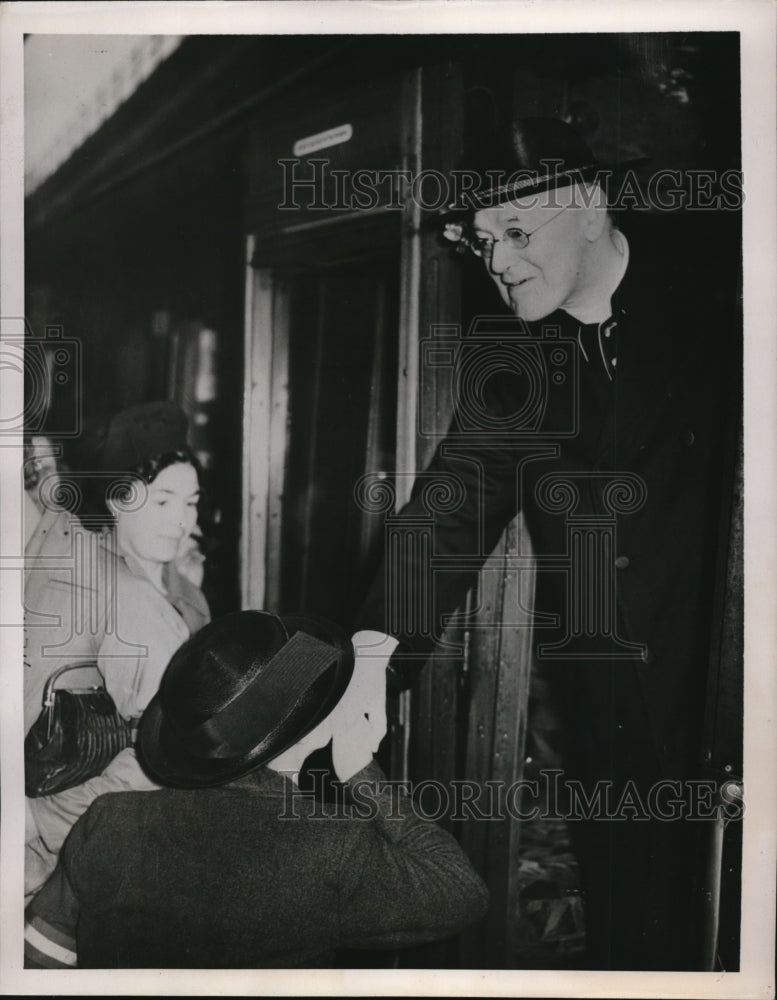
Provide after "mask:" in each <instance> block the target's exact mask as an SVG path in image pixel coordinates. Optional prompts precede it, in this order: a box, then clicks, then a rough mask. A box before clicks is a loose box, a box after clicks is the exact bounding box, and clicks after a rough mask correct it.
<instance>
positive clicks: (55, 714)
mask: <svg viewBox="0 0 777 1000" xmlns="http://www.w3.org/2000/svg"><path fill="white" fill-rule="evenodd" d="M96 666H97V664H96V663H95V661H94V660H89V661H86V662H84V661H81V662H79V663H71V664H68V665H66V666H64V667H61V668H60V669H59V670H55V671H54V673H53V674H52V675H51V677H49V679H48V680H47V681H46V686H45V688H44V689H43V710H42V712H41V714H40V715H39V716H38V718H37V719H36V720H35V722H34V723H33V724H32V726H31V727H30V730H29V732H28V733H27V736H26V738H25V741H24V786H25V792H26V793H27V795H28V797H30V798H37V797H38V796H40V795H53V794H54V793H55V792H61V791H64V790H65V789H66V788H72V787H74V786H75V785H80V784H81V783H82V782H84V781H88V779H89V778H93V777H94V776H95V775H97V774H100V773H101V772H102V771H103V770H104V769H105V768H106V766H107V765H108V764H109V763H110V762H111V761H112V760H113V758H114V757H115V756H116V755H117V754H118V753H120V752H121V751H122V750H123V749H124V748H125V747H128V746H130V745H131V744H132V742H133V735H134V734H133V729H132V727H131V725H130V723H129V722H128V721H127V720H126V719H124V718H123V717H122V716H121V715H119V712H118V711H117V709H116V705H115V703H114V701H113V698H112V697H111V696H110V694H108V692H107V691H106V690H105V688H104V687H103V686H102V685H96V686H94V687H88V688H81V689H77V690H66V689H55V687H54V685H55V684H56V681H57V679H58V678H59V677H60V676H61V675H62V674H64V673H65V672H66V671H68V670H75V669H76V668H81V669H83V668H84V667H96Z"/></svg>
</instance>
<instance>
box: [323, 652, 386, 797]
mask: <svg viewBox="0 0 777 1000" xmlns="http://www.w3.org/2000/svg"><path fill="white" fill-rule="evenodd" d="M352 641H353V647H354V668H353V677H352V678H351V682H350V684H349V685H348V688H347V690H346V692H345V694H344V695H343V697H342V698H341V699H340V702H339V704H338V705H337V707H336V708H335V710H334V712H333V713H332V716H331V718H332V761H333V763H334V768H335V773H336V774H337V777H338V778H339V779H340V780H341V781H347V780H348V779H349V778H350V777H352V776H353V775H354V774H356V772H357V771H360V770H361V769H362V768H363V767H365V766H366V765H367V764H369V762H370V761H371V760H372V755H373V754H374V753H375V751H376V750H377V749H378V747H379V746H380V741H381V740H382V739H383V737H384V736H385V735H386V728H387V722H386V667H387V666H388V662H389V659H390V657H391V654H392V652H393V651H394V649H395V648H396V645H397V640H396V639H392V638H391V637H390V636H387V635H384V634H383V633H382V632H357V633H356V635H354V637H353V640H352Z"/></svg>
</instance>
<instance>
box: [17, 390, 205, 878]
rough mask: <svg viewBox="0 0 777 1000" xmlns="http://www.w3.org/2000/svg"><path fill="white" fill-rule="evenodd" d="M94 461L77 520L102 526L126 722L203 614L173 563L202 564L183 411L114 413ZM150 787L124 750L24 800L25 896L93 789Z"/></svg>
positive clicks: (113, 668)
mask: <svg viewBox="0 0 777 1000" xmlns="http://www.w3.org/2000/svg"><path fill="white" fill-rule="evenodd" d="M100 465H101V474H100V477H99V479H97V478H96V477H95V481H97V482H100V483H101V484H102V489H101V491H100V497H101V500H102V503H101V504H100V505H99V506H98V508H97V510H95V511H93V512H91V513H86V512H84V513H82V521H83V523H84V525H85V526H86V527H88V528H91V529H92V530H99V538H98V539H97V555H98V558H97V559H96V560H95V561H94V565H96V566H98V567H100V569H99V571H98V572H97V573H96V577H95V579H96V588H95V589H96V591H97V593H98V601H97V604H98V614H97V616H96V618H97V620H98V621H99V623H100V635H99V644H98V649H97V665H98V669H99V671H100V674H101V675H102V677H103V679H104V682H105V687H106V689H107V691H108V693H109V694H110V695H111V696H112V697H113V700H114V702H115V703H116V707H117V709H118V711H119V712H120V713H121V715H122V716H124V718H125V719H127V720H130V721H132V720H134V719H137V718H138V717H139V716H140V715H141V714H142V712H143V711H144V709H145V707H146V705H147V704H148V703H149V701H150V700H151V698H152V697H153V695H154V694H155V693H156V690H157V688H158V686H159V681H160V679H161V677H162V674H163V673H164V671H165V668H166V667H167V664H168V661H169V660H170V657H171V656H172V654H173V653H174V652H175V651H176V649H178V647H179V646H180V645H181V644H182V643H183V642H184V641H185V640H186V639H187V638H188V637H189V635H190V634H192V633H193V632H195V631H197V629H199V628H200V627H201V626H202V625H204V624H205V623H206V622H207V621H208V620H209V617H210V615H209V611H208V606H207V603H206V601H205V598H204V596H203V594H202V592H201V590H200V589H199V586H197V585H196V583H194V582H192V580H191V579H188V578H187V576H186V575H184V573H182V572H181V571H180V569H179V568H178V565H177V560H178V559H179V558H182V559H184V560H185V564H186V565H187V566H191V565H192V564H194V572H195V573H196V572H197V571H198V570H199V569H200V567H199V566H198V565H197V560H196V558H193V557H192V553H191V539H192V535H193V533H194V531H195V528H196V524H197V503H198V499H199V479H198V473H197V468H196V464H195V460H194V458H193V456H192V454H191V452H190V451H189V450H188V448H187V445H186V421H185V418H184V416H183V414H182V413H181V412H180V410H178V408H177V407H176V406H174V405H173V404H171V403H150V404H143V405H141V406H137V407H133V408H131V409H129V410H126V411H124V412H123V413H120V414H119V415H118V416H117V417H115V418H114V419H113V420H112V421H111V423H110V425H109V428H108V432H107V435H106V438H105V441H104V443H103V445H102V447H101V455H100ZM192 575H194V574H192ZM194 578H195V579H196V576H195V577H194ZM68 684H69V681H67V680H66V685H68ZM156 787H157V786H156V785H155V784H154V783H152V782H151V781H150V780H149V779H148V778H147V777H146V776H145V775H144V773H143V772H142V770H141V768H140V765H139V764H138V762H137V759H136V757H135V751H134V749H132V748H128V749H126V750H123V751H122V752H121V753H120V754H119V755H118V756H117V757H115V758H114V760H113V761H112V762H111V763H110V764H109V765H108V767H107V768H106V769H105V771H103V773H102V774H100V775H98V776H97V777H95V778H91V779H90V780H89V781H86V782H84V783H83V784H81V785H77V786H76V787H74V788H69V789H66V790H65V791H62V792H59V793H57V794H54V795H49V796H43V797H41V798H35V799H28V800H27V805H28V810H27V816H28V835H27V869H26V872H25V891H26V893H27V895H28V896H29V895H30V894H31V893H32V892H34V891H35V890H36V889H37V888H39V887H40V885H41V884H42V882H43V881H44V880H45V878H46V877H47V876H48V874H50V872H51V871H52V870H53V867H54V865H55V863H56V858H57V854H58V852H59V848H60V847H61V846H62V843H63V842H64V839H65V837H66V836H67V833H68V831H69V830H70V827H71V826H72V825H73V823H75V821H76V820H77V819H78V817H79V816H80V815H81V813H83V812H85V811H86V809H87V808H88V807H89V805H90V803H91V802H92V801H93V800H94V799H95V798H97V796H98V795H102V794H103V793H105V792H110V791H129V790H153V789H155V788H156Z"/></svg>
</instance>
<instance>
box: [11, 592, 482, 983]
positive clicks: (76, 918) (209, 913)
mask: <svg viewBox="0 0 777 1000" xmlns="http://www.w3.org/2000/svg"><path fill="white" fill-rule="evenodd" d="M352 671H353V650H352V648H351V645H350V643H349V642H348V639H347V637H346V636H345V635H344V634H343V633H342V632H340V630H339V629H338V628H337V627H336V626H334V625H332V624H331V623H329V622H326V621H324V620H323V619H315V618H311V617H296V618H294V617H285V618H283V619H280V618H277V617H276V616H275V615H271V614H268V613H266V612H261V611H243V612H237V613H235V614H231V615H226V616H224V617H223V618H220V619H218V620H216V621H214V622H211V623H210V624H209V625H206V626H205V627H204V628H203V629H201V630H200V631H199V632H198V633H196V634H195V635H194V636H192V638H191V639H189V640H188V642H186V643H185V644H184V645H183V646H182V647H181V648H180V649H179V650H178V652H177V653H176V654H175V655H174V656H173V658H172V660H171V661H170V665H169V667H168V669H167V672H166V673H165V676H164V678H163V680H162V684H161V687H160V690H159V694H158V695H157V696H156V697H155V698H154V700H153V701H152V702H151V703H150V705H149V706H148V708H147V709H146V712H145V713H144V715H143V717H142V720H141V725H140V734H139V739H138V746H137V750H138V755H139V757H140V758H141V759H142V760H143V763H144V765H145V767H146V768H147V770H148V771H149V773H150V774H151V775H152V776H153V778H154V779H155V780H157V781H159V782H160V783H162V784H164V785H167V786H171V787H166V788H163V789H161V790H159V791H156V792H137V793H135V792H122V793H120V794H108V795H103V796H101V797H100V798H99V799H98V800H97V801H96V802H94V803H93V805H92V806H91V807H90V809H89V811H88V812H87V813H86V814H85V815H84V816H82V817H81V819H80V820H79V821H78V823H77V824H76V825H75V827H74V828H73V830H72V832H71V834H70V836H69V838H68V840H67V841H66V843H65V846H64V849H63V852H62V854H61V856H60V860H59V863H58V866H57V868H56V870H55V872H54V874H53V875H52V877H51V879H49V881H48V882H47V883H46V885H45V886H44V887H43V889H42V890H41V891H40V893H39V894H38V896H37V897H36V898H35V900H34V901H33V902H32V903H31V904H30V906H29V907H28V909H27V924H26V928H25V955H26V965H27V967H28V968H68V967H70V968H73V967H75V966H76V965H77V966H78V967H79V968H142V967H146V968H283V967H289V966H298V967H310V966H322V965H331V964H332V961H333V956H334V952H335V950H336V949H338V948H370V949H373V948H376V949H377V948H391V949H394V948H399V947H403V946H406V945H410V944H417V943H419V942H423V941H431V940H436V939H438V938H441V937H445V936H447V935H451V934H454V933H456V932H457V931H458V930H460V929H461V928H462V927H463V926H465V925H466V924H468V923H470V922H471V921H473V920H476V919H477V918H478V917H480V916H482V915H483V913H484V912H485V909H486V907H487V899H488V894H487V892H486V889H485V886H484V885H483V883H482V882H481V881H480V879H479V878H478V876H477V875H476V874H475V872H474V871H473V870H472V868H471V866H470V864H469V862H468V861H467V859H466V857H465V856H464V854H463V852H462V851H461V848H460V847H459V846H458V845H457V844H456V842H455V841H454V840H453V838H452V837H451V836H450V835H448V834H447V833H445V832H444V831H442V830H440V829H439V828H438V827H436V826H435V825H434V824H432V823H430V822H427V821H426V820H424V819H421V818H419V817H418V816H417V815H416V814H415V813H414V810H413V808H412V802H411V801H410V800H409V799H408V798H407V797H406V796H403V795H402V794H401V793H400V794H399V795H398V796H394V795H392V793H391V789H389V788H387V787H386V786H385V779H384V777H383V775H382V773H381V772H380V769H379V768H378V766H377V765H376V764H375V763H374V762H373V759H372V749H373V745H374V736H375V734H374V732H373V730H372V728H371V727H370V726H368V725H367V722H366V720H365V717H364V714H363V712H362V713H361V723H360V724H359V723H357V724H354V723H353V722H352V718H351V716H352V714H353V705H352V701H353V700H354V699H356V700H358V698H359V697H360V695H359V691H358V689H357V688H358V685H357V688H353V687H351V686H350V682H351V680H352ZM357 714H358V713H357ZM330 741H331V742H332V758H333V761H334V767H335V771H336V773H337V776H338V778H339V779H340V780H341V781H342V782H344V783H345V787H346V789H347V790H348V791H350V792H351V795H352V797H351V801H350V802H340V803H339V804H336V805H335V804H329V805H321V804H320V803H317V802H316V801H315V800H314V799H313V798H312V797H311V796H309V795H306V794H303V793H302V792H301V791H300V789H299V788H298V787H297V777H298V774H299V771H300V768H301V767H302V764H303V761H304V760H305V758H306V757H307V756H308V754H310V753H311V752H312V751H313V750H315V749H317V748H320V747H322V746H325V745H326V744H327V743H329V742H330Z"/></svg>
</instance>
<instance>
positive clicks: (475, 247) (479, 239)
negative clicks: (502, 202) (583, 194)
mask: <svg viewBox="0 0 777 1000" xmlns="http://www.w3.org/2000/svg"><path fill="white" fill-rule="evenodd" d="M568 208H569V205H564V207H563V208H562V209H559V211H558V212H556V213H555V214H554V215H551V217H550V218H549V219H546V220H545V221H544V222H542V223H540V225H539V226H536V227H535V228H534V229H532V230H531V232H529V233H527V232H526V231H525V230H523V229H518V227H517V226H510V227H509V228H508V229H505V231H504V233H503V234H502V235H501V236H500V237H499V239H493V238H492V237H490V236H473V237H471V239H470V241H469V248H470V250H471V251H472V252H473V253H474V254H475V256H476V257H490V256H491V255H492V254H493V252H494V244H496V243H505V244H507V246H508V247H510V248H511V249H512V250H524V249H525V248H526V247H527V246H528V245H529V237H531V236H534V234H535V233H538V232H539V231H540V229H543V228H544V227H545V226H547V225H548V223H550V222H553V220H554V219H557V218H558V217H559V215H561V213H562V212H564V211H566V209H568Z"/></svg>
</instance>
